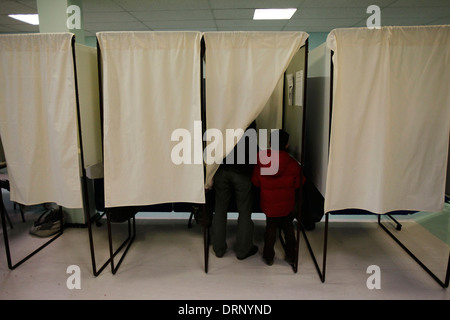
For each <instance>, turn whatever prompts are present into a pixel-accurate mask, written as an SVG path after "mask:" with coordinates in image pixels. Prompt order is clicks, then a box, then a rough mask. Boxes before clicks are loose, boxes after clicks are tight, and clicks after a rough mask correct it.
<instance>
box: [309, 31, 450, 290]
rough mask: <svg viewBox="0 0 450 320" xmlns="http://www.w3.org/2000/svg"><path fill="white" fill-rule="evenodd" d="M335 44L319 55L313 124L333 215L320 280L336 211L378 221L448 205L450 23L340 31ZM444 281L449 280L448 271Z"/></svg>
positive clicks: (314, 156)
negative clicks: (364, 214) (372, 215)
mask: <svg viewBox="0 0 450 320" xmlns="http://www.w3.org/2000/svg"><path fill="white" fill-rule="evenodd" d="M327 47H328V49H327V48H326V47H325V46H324V45H323V46H321V47H319V48H317V49H316V50H317V52H315V55H314V56H315V57H317V61H316V62H317V65H318V64H320V65H321V67H320V68H318V69H317V70H318V74H317V79H316V83H314V82H312V81H310V84H311V85H312V84H313V83H314V86H315V88H314V89H311V96H312V97H314V99H315V100H314V101H315V104H316V106H317V107H318V108H319V110H320V111H319V112H316V113H315V114H311V117H310V118H309V120H311V125H309V124H307V128H308V129H307V130H308V133H307V136H308V134H309V138H307V139H308V143H307V144H308V147H307V148H308V150H311V154H309V156H310V157H311V165H312V170H311V172H310V173H311V177H312V179H313V180H314V183H315V184H316V186H317V188H318V190H320V192H321V194H322V195H323V197H324V212H325V214H326V219H325V223H326V228H325V230H326V231H325V240H324V242H325V245H324V256H323V270H322V272H323V273H322V274H320V276H321V278H322V281H324V278H325V265H326V233H327V230H328V228H327V226H328V214H329V213H336V212H343V211H344V212H347V213H348V212H349V211H350V212H351V210H354V211H355V212H357V213H358V212H361V211H364V212H370V213H375V214H377V215H378V222H379V223H380V219H381V217H382V216H388V217H391V216H390V213H393V212H407V213H408V212H409V213H413V212H418V211H424V212H439V211H441V210H442V209H443V205H444V198H445V183H446V167H447V163H448V162H447V161H448V159H447V157H448V146H449V128H450V118H449V115H450V93H449V90H448V83H450V78H449V72H448V71H449V70H447V69H448V68H449V65H448V62H447V61H448V58H449V56H450V28H449V27H448V26H424V27H382V28H381V29H373V30H370V29H368V28H352V29H335V30H333V31H332V32H331V33H330V34H329V35H328V39H327ZM330 51H331V53H330ZM331 55H332V62H331V60H330V57H331ZM312 56H313V55H312ZM319 61H320V62H319ZM330 66H331V68H330ZM319 71H320V72H319ZM314 90H315V92H314ZM313 123H315V124H317V125H313ZM328 134H329V137H327V135H328ZM309 139H311V142H312V141H314V142H316V143H317V144H315V145H314V144H310V143H309ZM393 220H394V221H395V219H393ZM395 222H396V223H398V222H397V221H395ZM380 225H381V227H382V228H383V229H384V230H386V231H387V232H388V233H389V234H390V235H391V236H392V237H393V238H394V239H396V238H395V236H394V235H393V234H392V233H391V232H389V231H388V230H387V229H386V228H385V227H384V226H383V224H381V223H380ZM397 227H399V225H397ZM396 240H398V239H396ZM401 245H402V244H401ZM402 246H403V245H402ZM403 247H404V246H403ZM405 249H406V250H407V248H405ZM407 251H408V253H410V254H411V255H412V253H411V252H409V250H407ZM412 256H413V257H414V255H412ZM414 258H415V259H416V261H417V258H416V257H414ZM419 264H421V266H422V267H424V268H425V270H426V271H427V272H429V273H430V274H431V275H432V276H433V277H434V278H436V277H435V276H434V275H433V274H432V273H431V272H430V270H429V269H428V268H427V267H426V266H424V265H423V263H421V262H420V261H419ZM316 265H317V263H316ZM318 270H319V269H318ZM319 273H320V272H319ZM436 280H437V281H438V282H439V283H440V284H441V285H442V286H448V267H447V274H446V280H444V281H440V280H439V279H436Z"/></svg>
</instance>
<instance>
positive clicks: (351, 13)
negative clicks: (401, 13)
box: [292, 7, 383, 19]
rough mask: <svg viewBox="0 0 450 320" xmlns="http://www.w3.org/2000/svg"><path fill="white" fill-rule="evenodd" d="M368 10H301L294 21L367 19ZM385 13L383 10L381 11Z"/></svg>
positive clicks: (327, 8) (294, 17)
mask: <svg viewBox="0 0 450 320" xmlns="http://www.w3.org/2000/svg"><path fill="white" fill-rule="evenodd" d="M366 9H367V8H329V7H326V8H301V9H299V10H297V12H296V13H295V15H294V16H293V17H292V19H304V18H315V17H317V18H321V19H338V18H361V19H362V18H367V17H369V14H368V13H367V11H366ZM381 12H382V13H383V10H381Z"/></svg>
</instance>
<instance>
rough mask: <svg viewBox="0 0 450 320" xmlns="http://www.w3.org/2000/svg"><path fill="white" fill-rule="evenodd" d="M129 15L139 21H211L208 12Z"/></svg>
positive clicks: (138, 12) (172, 11) (149, 12)
mask: <svg viewBox="0 0 450 320" xmlns="http://www.w3.org/2000/svg"><path fill="white" fill-rule="evenodd" d="M130 13H131V14H132V15H133V16H134V17H135V18H136V19H138V20H140V21H159V20H212V19H213V15H212V13H211V11H210V10H177V11H175V10H163V11H132V12H130Z"/></svg>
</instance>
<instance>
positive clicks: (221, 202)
mask: <svg viewBox="0 0 450 320" xmlns="http://www.w3.org/2000/svg"><path fill="white" fill-rule="evenodd" d="M255 126H256V124H255V123H254V122H253V123H252V124H251V125H250V126H249V128H247V130H246V133H245V134H244V136H243V137H242V138H241V140H240V141H239V142H238V144H237V145H236V146H235V148H234V149H233V151H232V152H231V153H230V154H228V155H227V157H226V158H225V159H224V161H223V163H222V164H221V165H220V167H219V169H218V170H217V172H216V174H215V175H214V189H215V212H214V216H213V220H212V225H211V227H212V245H213V250H214V253H215V254H216V256H217V257H219V258H220V257H223V255H224V254H225V252H226V251H227V248H228V246H227V242H226V229H227V213H228V206H229V205H230V201H231V198H232V195H233V194H234V197H235V200H236V206H237V210H238V213H239V217H238V221H237V231H236V245H235V248H234V250H235V253H236V257H237V258H238V259H239V260H243V259H245V258H247V257H250V256H252V255H254V254H255V253H257V252H258V247H257V246H256V245H254V244H253V230H254V224H253V221H252V209H253V198H252V182H251V178H252V172H253V167H254V163H255V162H256V149H255V151H254V154H253V155H254V160H253V161H252V159H251V158H252V157H251V153H252V148H256V147H257V145H256V131H254V129H255ZM251 130H253V133H254V136H253V137H254V138H255V139H251V137H252V134H251ZM242 150H244V153H242ZM252 163H253V164H252Z"/></svg>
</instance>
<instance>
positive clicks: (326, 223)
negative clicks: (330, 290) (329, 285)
mask: <svg viewBox="0 0 450 320" xmlns="http://www.w3.org/2000/svg"><path fill="white" fill-rule="evenodd" d="M328 216H329V213H328V212H327V213H326V214H325V232H324V244H323V261H322V271H321V270H320V267H319V264H318V263H317V259H316V256H315V255H314V251H313V250H312V247H311V244H310V243H309V240H308V237H307V236H306V232H305V230H304V228H303V227H302V228H301V230H302V233H303V237H304V238H305V242H306V245H307V247H308V251H309V253H310V255H311V258H312V259H313V262H314V265H315V267H316V270H317V273H318V274H319V278H320V280H321V281H322V282H325V271H326V266H327V247H328Z"/></svg>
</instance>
